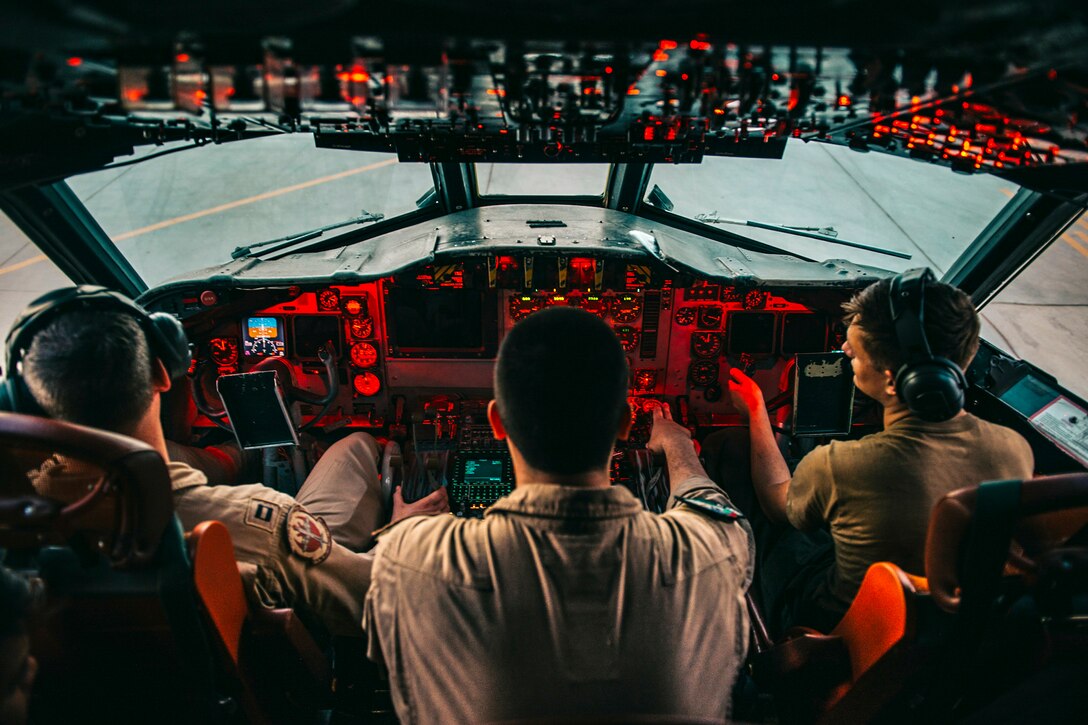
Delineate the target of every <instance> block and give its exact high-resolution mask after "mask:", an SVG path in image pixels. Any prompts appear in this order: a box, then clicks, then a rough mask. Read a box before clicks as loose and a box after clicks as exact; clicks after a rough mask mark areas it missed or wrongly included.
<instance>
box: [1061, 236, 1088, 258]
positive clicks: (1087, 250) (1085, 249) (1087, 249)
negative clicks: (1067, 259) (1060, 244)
mask: <svg viewBox="0 0 1088 725" xmlns="http://www.w3.org/2000/svg"><path fill="white" fill-rule="evenodd" d="M1074 234H1076V235H1077V237H1079V238H1080V239H1083V240H1084V242H1085V243H1086V244H1088V238H1085V237H1083V236H1081V235H1082V233H1081V232H1074ZM1063 239H1065V241H1066V242H1067V243H1068V244H1069V246H1070V247H1072V248H1073V249H1075V250H1077V251H1078V252H1080V253H1081V254H1083V255H1084V256H1085V257H1088V246H1085V244H1081V243H1080V242H1078V241H1077V240H1076V239H1074V238H1073V236H1072V235H1071V234H1066V235H1065V236H1064V237H1063Z"/></svg>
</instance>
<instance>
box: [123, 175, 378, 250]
mask: <svg viewBox="0 0 1088 725" xmlns="http://www.w3.org/2000/svg"><path fill="white" fill-rule="evenodd" d="M395 163H397V160H396V159H386V160H385V161H378V162H376V163H373V164H368V165H366V166H360V167H359V168H357V169H349V170H347V171H341V172H340V173H338V174H330V175H329V176H322V177H321V178H319V179H312V180H311V181H304V182H303V183H301V184H295V185H293V186H284V187H282V188H280V189H275V190H273V191H266V192H265V193H263V194H257V195H256V196H247V197H246V198H245V199H239V200H238V201H232V202H228V203H226V204H220V205H219V206H213V207H212V208H210V209H204V210H202V211H194V212H192V213H190V214H183V215H182V216H178V217H174V218H173V219H167V220H166V221H161V222H157V223H155V224H150V225H148V226H146V227H140V228H139V229H133V230H132V231H131V232H125V233H124V234H118V235H117V236H116V237H114V238H113V241H114V242H123V241H125V240H126V239H132V238H133V237H138V236H141V235H143V234H150V233H151V232H157V231H159V230H160V229H166V228H167V227H172V226H174V225H176V224H183V223H185V222H191V221H193V220H194V219H200V218H202V217H206V216H211V215H212V214H218V213H220V212H224V211H230V210H231V209H237V208H238V207H240V206H246V205H247V204H254V203H256V202H258V201H266V200H268V199H275V198H276V197H277V196H283V195H284V194H291V193H293V192H296V191H302V190H303V189H309V188H310V187H312V186H317V185H319V184H327V183H329V182H330V181H339V180H340V179H345V178H347V177H349V176H354V175H355V174H361V173H363V172H365V171H373V170H374V169H380V168H382V167H383V166H389V165H390V164H395Z"/></svg>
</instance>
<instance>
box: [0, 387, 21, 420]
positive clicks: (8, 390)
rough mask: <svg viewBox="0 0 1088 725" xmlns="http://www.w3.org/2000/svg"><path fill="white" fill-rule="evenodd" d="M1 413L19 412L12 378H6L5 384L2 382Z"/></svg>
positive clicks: (0, 394) (0, 391)
mask: <svg viewBox="0 0 1088 725" xmlns="http://www.w3.org/2000/svg"><path fill="white" fill-rule="evenodd" d="M0 411H3V412H5V413H18V412H19V409H18V407H16V404H15V394H14V391H13V390H12V380H11V378H5V379H4V381H3V382H0Z"/></svg>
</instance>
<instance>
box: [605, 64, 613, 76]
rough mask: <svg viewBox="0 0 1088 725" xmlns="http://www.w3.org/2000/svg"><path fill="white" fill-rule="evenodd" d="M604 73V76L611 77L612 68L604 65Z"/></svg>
mask: <svg viewBox="0 0 1088 725" xmlns="http://www.w3.org/2000/svg"><path fill="white" fill-rule="evenodd" d="M604 72H605V75H612V66H610V65H606V66H605V67H604Z"/></svg>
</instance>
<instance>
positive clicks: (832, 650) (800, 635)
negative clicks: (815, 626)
mask: <svg viewBox="0 0 1088 725" xmlns="http://www.w3.org/2000/svg"><path fill="white" fill-rule="evenodd" d="M763 666H764V667H765V668H766V672H767V675H768V676H770V677H790V676H792V675H794V674H796V673H798V672H801V671H805V670H809V669H811V670H812V671H813V674H815V673H816V672H818V673H819V677H818V679H820V680H823V681H827V682H828V683H829V684H839V683H840V682H849V681H850V654H849V652H848V651H847V649H846V643H845V642H844V641H843V638H842V637H839V636H837V635H831V634H820V633H819V632H816V631H811V630H810V631H796V630H794V631H791V634H788V635H787V638H786V639H784V640H782V641H781V642H778V643H777V644H775V645H774V646H773V647H771V649H769V650H767V652H765V653H764V655H763Z"/></svg>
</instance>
